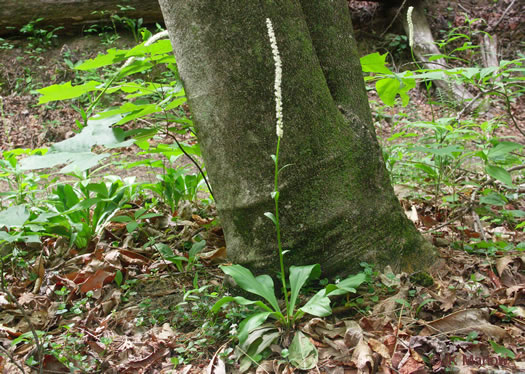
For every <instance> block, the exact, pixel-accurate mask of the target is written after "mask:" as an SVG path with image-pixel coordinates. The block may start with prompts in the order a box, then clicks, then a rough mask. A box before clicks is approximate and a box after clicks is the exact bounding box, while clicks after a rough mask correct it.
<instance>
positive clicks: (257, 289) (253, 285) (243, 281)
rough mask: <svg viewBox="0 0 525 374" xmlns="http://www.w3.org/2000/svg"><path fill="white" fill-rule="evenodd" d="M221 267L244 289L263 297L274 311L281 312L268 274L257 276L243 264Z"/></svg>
mask: <svg viewBox="0 0 525 374" xmlns="http://www.w3.org/2000/svg"><path fill="white" fill-rule="evenodd" d="M219 267H220V269H221V270H222V271H223V272H224V273H225V274H228V275H229V276H231V277H232V278H233V279H234V280H235V282H236V283H237V285H238V286H239V287H241V288H242V289H243V290H245V291H248V292H251V293H253V294H256V295H259V296H261V297H263V298H264V299H265V300H266V301H268V302H269V303H270V305H271V306H272V308H273V309H274V311H276V312H279V313H280V309H279V304H278V302H277V299H276V297H275V290H274V286H273V280H272V278H270V276H268V275H260V276H258V277H257V278H255V277H254V276H253V274H252V272H251V271H250V270H248V269H246V268H245V267H243V266H241V265H229V266H224V265H222V266H219Z"/></svg>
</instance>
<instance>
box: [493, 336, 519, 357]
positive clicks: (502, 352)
mask: <svg viewBox="0 0 525 374" xmlns="http://www.w3.org/2000/svg"><path fill="white" fill-rule="evenodd" d="M489 343H490V345H491V347H492V349H493V350H494V352H496V353H497V354H498V355H499V356H501V357H504V358H510V359H512V360H514V359H515V358H516V355H515V354H514V352H512V351H511V350H510V349H508V348H505V347H504V346H502V345H499V344H498V343H496V342H494V341H492V340H489Z"/></svg>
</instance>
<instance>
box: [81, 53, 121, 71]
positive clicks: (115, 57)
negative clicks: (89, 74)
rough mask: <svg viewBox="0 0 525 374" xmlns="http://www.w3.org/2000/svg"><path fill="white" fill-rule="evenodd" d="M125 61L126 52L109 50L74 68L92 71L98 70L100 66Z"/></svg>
mask: <svg viewBox="0 0 525 374" xmlns="http://www.w3.org/2000/svg"><path fill="white" fill-rule="evenodd" d="M125 59H126V51H124V50H117V49H116V48H111V49H108V50H107V51H106V53H104V54H102V53H100V54H98V55H97V57H95V58H92V59H89V60H86V61H84V62H83V63H82V64H80V65H78V66H76V67H75V69H76V70H92V69H98V68H100V67H102V66H107V65H112V64H113V63H115V62H119V61H124V60H125Z"/></svg>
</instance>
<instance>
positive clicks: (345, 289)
mask: <svg viewBox="0 0 525 374" xmlns="http://www.w3.org/2000/svg"><path fill="white" fill-rule="evenodd" d="M365 280H366V275H365V273H358V274H356V275H353V276H350V277H348V278H346V279H344V280H342V281H341V282H339V283H337V284H334V285H329V286H327V287H326V290H327V296H338V295H344V294H347V293H349V292H351V293H355V292H356V288H357V287H359V286H360V285H361V284H362V283H363V282H364V281H365Z"/></svg>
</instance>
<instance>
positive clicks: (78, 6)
mask: <svg viewBox="0 0 525 374" xmlns="http://www.w3.org/2000/svg"><path fill="white" fill-rule="evenodd" d="M0 5H1V6H0V36H1V35H7V34H16V33H19V32H20V28H21V27H22V26H24V25H26V24H28V23H29V22H30V21H32V20H35V19H37V18H41V17H42V18H44V20H43V21H42V25H44V24H45V25H53V26H64V27H65V28H66V29H67V30H73V29H79V28H81V27H83V26H85V25H88V24H93V23H96V22H100V21H105V22H109V16H110V15H111V14H118V15H119V16H121V17H123V16H126V17H128V18H143V19H144V23H154V22H162V13H161V11H160V7H159V4H158V2H157V1H153V0H151V1H143V0H142V1H141V0H127V1H122V0H3V1H0ZM117 5H123V6H126V7H131V8H134V9H130V10H126V11H121V10H119V7H118V6H117ZM102 11H105V12H106V13H103V14H102V13H100V12H102ZM94 12H95V13H94Z"/></svg>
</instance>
